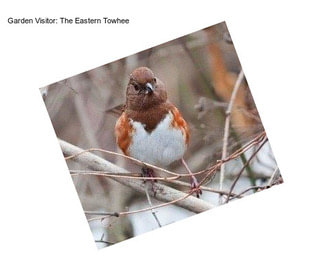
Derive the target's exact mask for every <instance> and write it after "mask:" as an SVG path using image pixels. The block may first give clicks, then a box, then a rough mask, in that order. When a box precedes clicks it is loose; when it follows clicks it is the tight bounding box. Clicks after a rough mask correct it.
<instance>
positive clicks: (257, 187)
mask: <svg viewBox="0 0 323 271" xmlns="http://www.w3.org/2000/svg"><path fill="white" fill-rule="evenodd" d="M281 183H283V179H282V178H279V179H277V180H276V181H275V182H273V183H272V184H271V185H265V186H260V185H259V186H258V185H255V186H250V187H248V188H247V189H245V190H243V191H242V192H240V193H239V194H236V195H235V196H233V197H232V198H231V199H230V200H233V199H236V198H241V197H242V195H243V194H245V193H247V192H249V191H251V190H253V191H259V190H265V189H268V188H270V187H273V186H274V185H278V184H281Z"/></svg>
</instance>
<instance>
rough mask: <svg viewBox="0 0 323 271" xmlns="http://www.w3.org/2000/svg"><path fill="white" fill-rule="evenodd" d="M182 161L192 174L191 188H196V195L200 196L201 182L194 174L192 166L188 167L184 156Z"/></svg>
mask: <svg viewBox="0 0 323 271" xmlns="http://www.w3.org/2000/svg"><path fill="white" fill-rule="evenodd" d="M182 163H183V165H184V167H185V168H186V170H187V171H188V173H189V174H191V176H190V178H191V189H196V188H197V190H196V197H198V198H199V197H200V195H202V190H201V189H200V188H199V182H198V181H197V179H196V178H195V176H194V175H192V174H193V173H192V171H191V170H190V168H189V167H188V165H187V163H186V162H185V160H184V158H182Z"/></svg>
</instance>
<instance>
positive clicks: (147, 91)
mask: <svg viewBox="0 0 323 271" xmlns="http://www.w3.org/2000/svg"><path fill="white" fill-rule="evenodd" d="M154 90H155V87H154V86H153V85H152V84H151V83H147V84H146V92H145V93H146V94H150V93H152V92H153V91H154Z"/></svg>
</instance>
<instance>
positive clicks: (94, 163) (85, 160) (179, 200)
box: [59, 140, 213, 213]
mask: <svg viewBox="0 0 323 271" xmlns="http://www.w3.org/2000/svg"><path fill="white" fill-rule="evenodd" d="M59 143H60V145H61V148H62V151H63V153H64V154H65V155H67V156H70V157H71V158H70V159H72V160H74V161H75V162H79V163H81V164H83V165H84V166H86V167H88V168H91V169H92V170H97V171H108V172H112V173H127V174H129V172H128V171H127V170H125V169H123V168H121V167H119V166H117V165H115V164H113V163H111V162H109V161H107V160H105V159H103V158H101V157H99V156H97V155H95V154H92V153H89V152H84V150H82V149H81V148H79V147H77V146H74V145H72V144H70V143H68V142H65V141H63V140H59ZM81 152H82V155H80V154H79V153H81ZM111 179H113V180H115V181H117V182H119V183H121V184H123V185H126V186H128V187H130V188H132V189H134V190H135V191H138V192H140V193H143V194H144V193H145V185H144V184H143V182H141V183H140V182H134V181H132V180H129V179H124V178H115V177H111ZM155 187H156V191H157V193H156V199H158V200H160V201H163V202H173V203H175V204H176V205H177V206H180V207H182V208H184V209H187V210H189V211H192V212H194V213H201V212H204V211H206V210H209V209H211V208H213V205H212V204H210V203H208V202H205V201H204V200H201V199H197V198H195V197H194V196H191V195H190V194H185V193H183V192H181V191H178V190H176V189H174V188H171V187H168V186H166V185H163V184H160V183H156V184H155ZM149 193H150V196H153V194H154V193H153V192H152V191H149Z"/></svg>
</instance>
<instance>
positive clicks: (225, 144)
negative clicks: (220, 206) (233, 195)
mask: <svg viewBox="0 0 323 271" xmlns="http://www.w3.org/2000/svg"><path fill="white" fill-rule="evenodd" d="M243 76H244V74H243V71H242V70H241V71H240V73H239V76H238V78H237V81H236V83H235V85H234V88H233V91H232V94H231V98H230V102H229V105H228V108H227V111H226V118H225V124H224V135H223V148H222V160H223V159H224V158H225V157H227V149H228V139H229V131H230V121H231V112H232V108H233V104H234V101H235V98H236V96H237V93H238V90H239V87H240V84H241V82H242V79H243ZM224 174H225V164H222V165H221V170H220V186H219V189H220V190H222V187H223V181H224ZM219 199H220V200H221V197H220V198H219Z"/></svg>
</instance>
